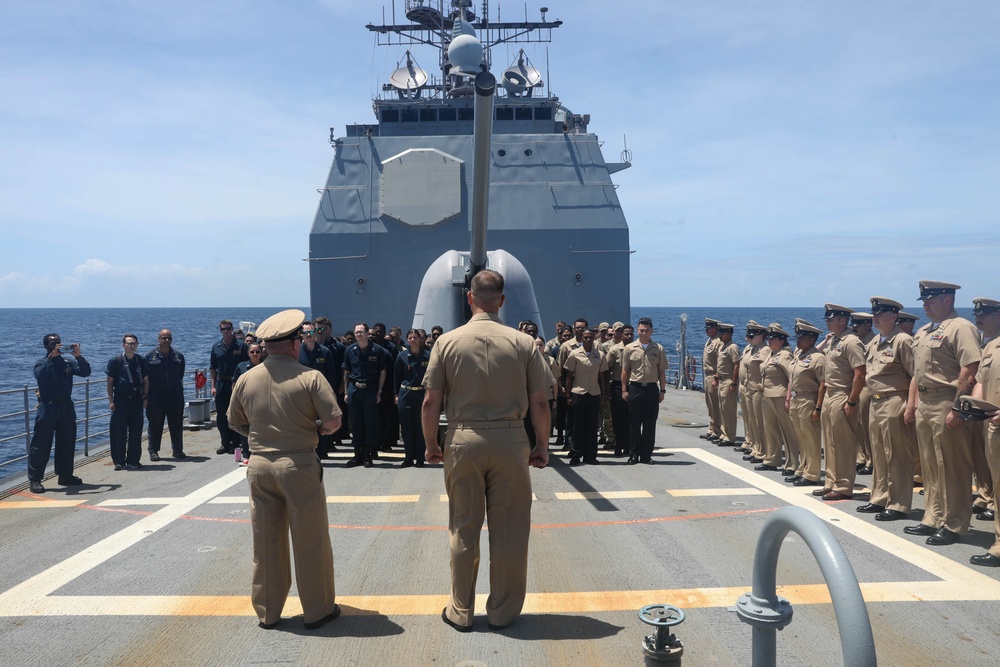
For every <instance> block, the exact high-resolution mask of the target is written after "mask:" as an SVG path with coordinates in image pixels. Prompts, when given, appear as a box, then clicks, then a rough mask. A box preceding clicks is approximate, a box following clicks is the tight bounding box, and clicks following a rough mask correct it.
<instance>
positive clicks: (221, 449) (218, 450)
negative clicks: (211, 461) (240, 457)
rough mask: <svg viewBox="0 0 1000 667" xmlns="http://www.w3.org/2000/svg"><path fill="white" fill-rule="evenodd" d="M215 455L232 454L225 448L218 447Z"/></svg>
mask: <svg viewBox="0 0 1000 667" xmlns="http://www.w3.org/2000/svg"><path fill="white" fill-rule="evenodd" d="M215 453H216V454H232V453H233V452H232V451H231V450H230V449H228V448H226V447H219V448H218V449H216V450H215Z"/></svg>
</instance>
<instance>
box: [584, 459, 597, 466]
mask: <svg viewBox="0 0 1000 667" xmlns="http://www.w3.org/2000/svg"><path fill="white" fill-rule="evenodd" d="M583 462H584V463H586V464H587V465H589V466H599V465H601V462H600V461H598V460H597V459H584V460H583Z"/></svg>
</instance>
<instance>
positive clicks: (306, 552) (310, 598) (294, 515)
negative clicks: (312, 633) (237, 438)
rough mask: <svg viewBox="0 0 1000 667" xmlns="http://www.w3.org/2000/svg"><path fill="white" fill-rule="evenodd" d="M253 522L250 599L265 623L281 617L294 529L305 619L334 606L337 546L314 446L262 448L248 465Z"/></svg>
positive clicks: (320, 615)
mask: <svg viewBox="0 0 1000 667" xmlns="http://www.w3.org/2000/svg"><path fill="white" fill-rule="evenodd" d="M247 481H249V483H250V523H251V525H252V526H253V585H252V587H251V593H250V599H251V601H252V603H253V608H254V610H255V611H256V612H257V617H258V618H259V619H260V621H261V622H262V623H277V622H278V620H279V619H280V618H281V610H282V609H283V608H284V606H285V600H287V599H288V590H289V588H290V587H291V585H292V576H291V565H290V563H289V555H288V534H289V531H291V535H292V549H293V550H294V551H295V581H296V583H297V584H298V590H299V599H300V600H301V602H302V611H303V614H304V616H305V621H306V622H307V623H311V622H312V621H318V620H320V619H321V618H323V617H324V616H326V615H328V614H330V613H331V612H333V609H334V604H335V591H334V585H333V550H332V548H331V547H330V522H329V520H328V519H327V514H326V488H325V487H324V486H323V467H322V466H321V465H320V462H319V459H318V458H317V457H316V452H314V451H313V452H298V453H295V454H258V453H257V452H254V454H253V456H251V457H250V463H249V464H248V465H247Z"/></svg>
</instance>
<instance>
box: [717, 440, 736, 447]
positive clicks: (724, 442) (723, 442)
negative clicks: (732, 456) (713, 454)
mask: <svg viewBox="0 0 1000 667" xmlns="http://www.w3.org/2000/svg"><path fill="white" fill-rule="evenodd" d="M715 444H716V445H717V446H719V447H732V446H733V445H735V444H736V443H735V442H733V441H732V440H719V441H717V442H716V443H715Z"/></svg>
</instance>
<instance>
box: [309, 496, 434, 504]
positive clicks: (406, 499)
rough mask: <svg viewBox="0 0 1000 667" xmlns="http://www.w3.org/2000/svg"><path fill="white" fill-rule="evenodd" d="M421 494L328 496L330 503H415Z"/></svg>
mask: <svg viewBox="0 0 1000 667" xmlns="http://www.w3.org/2000/svg"><path fill="white" fill-rule="evenodd" d="M419 500H420V495H419V494H415V495H409V496H327V497H326V502H328V503H415V502H418V501H419Z"/></svg>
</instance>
